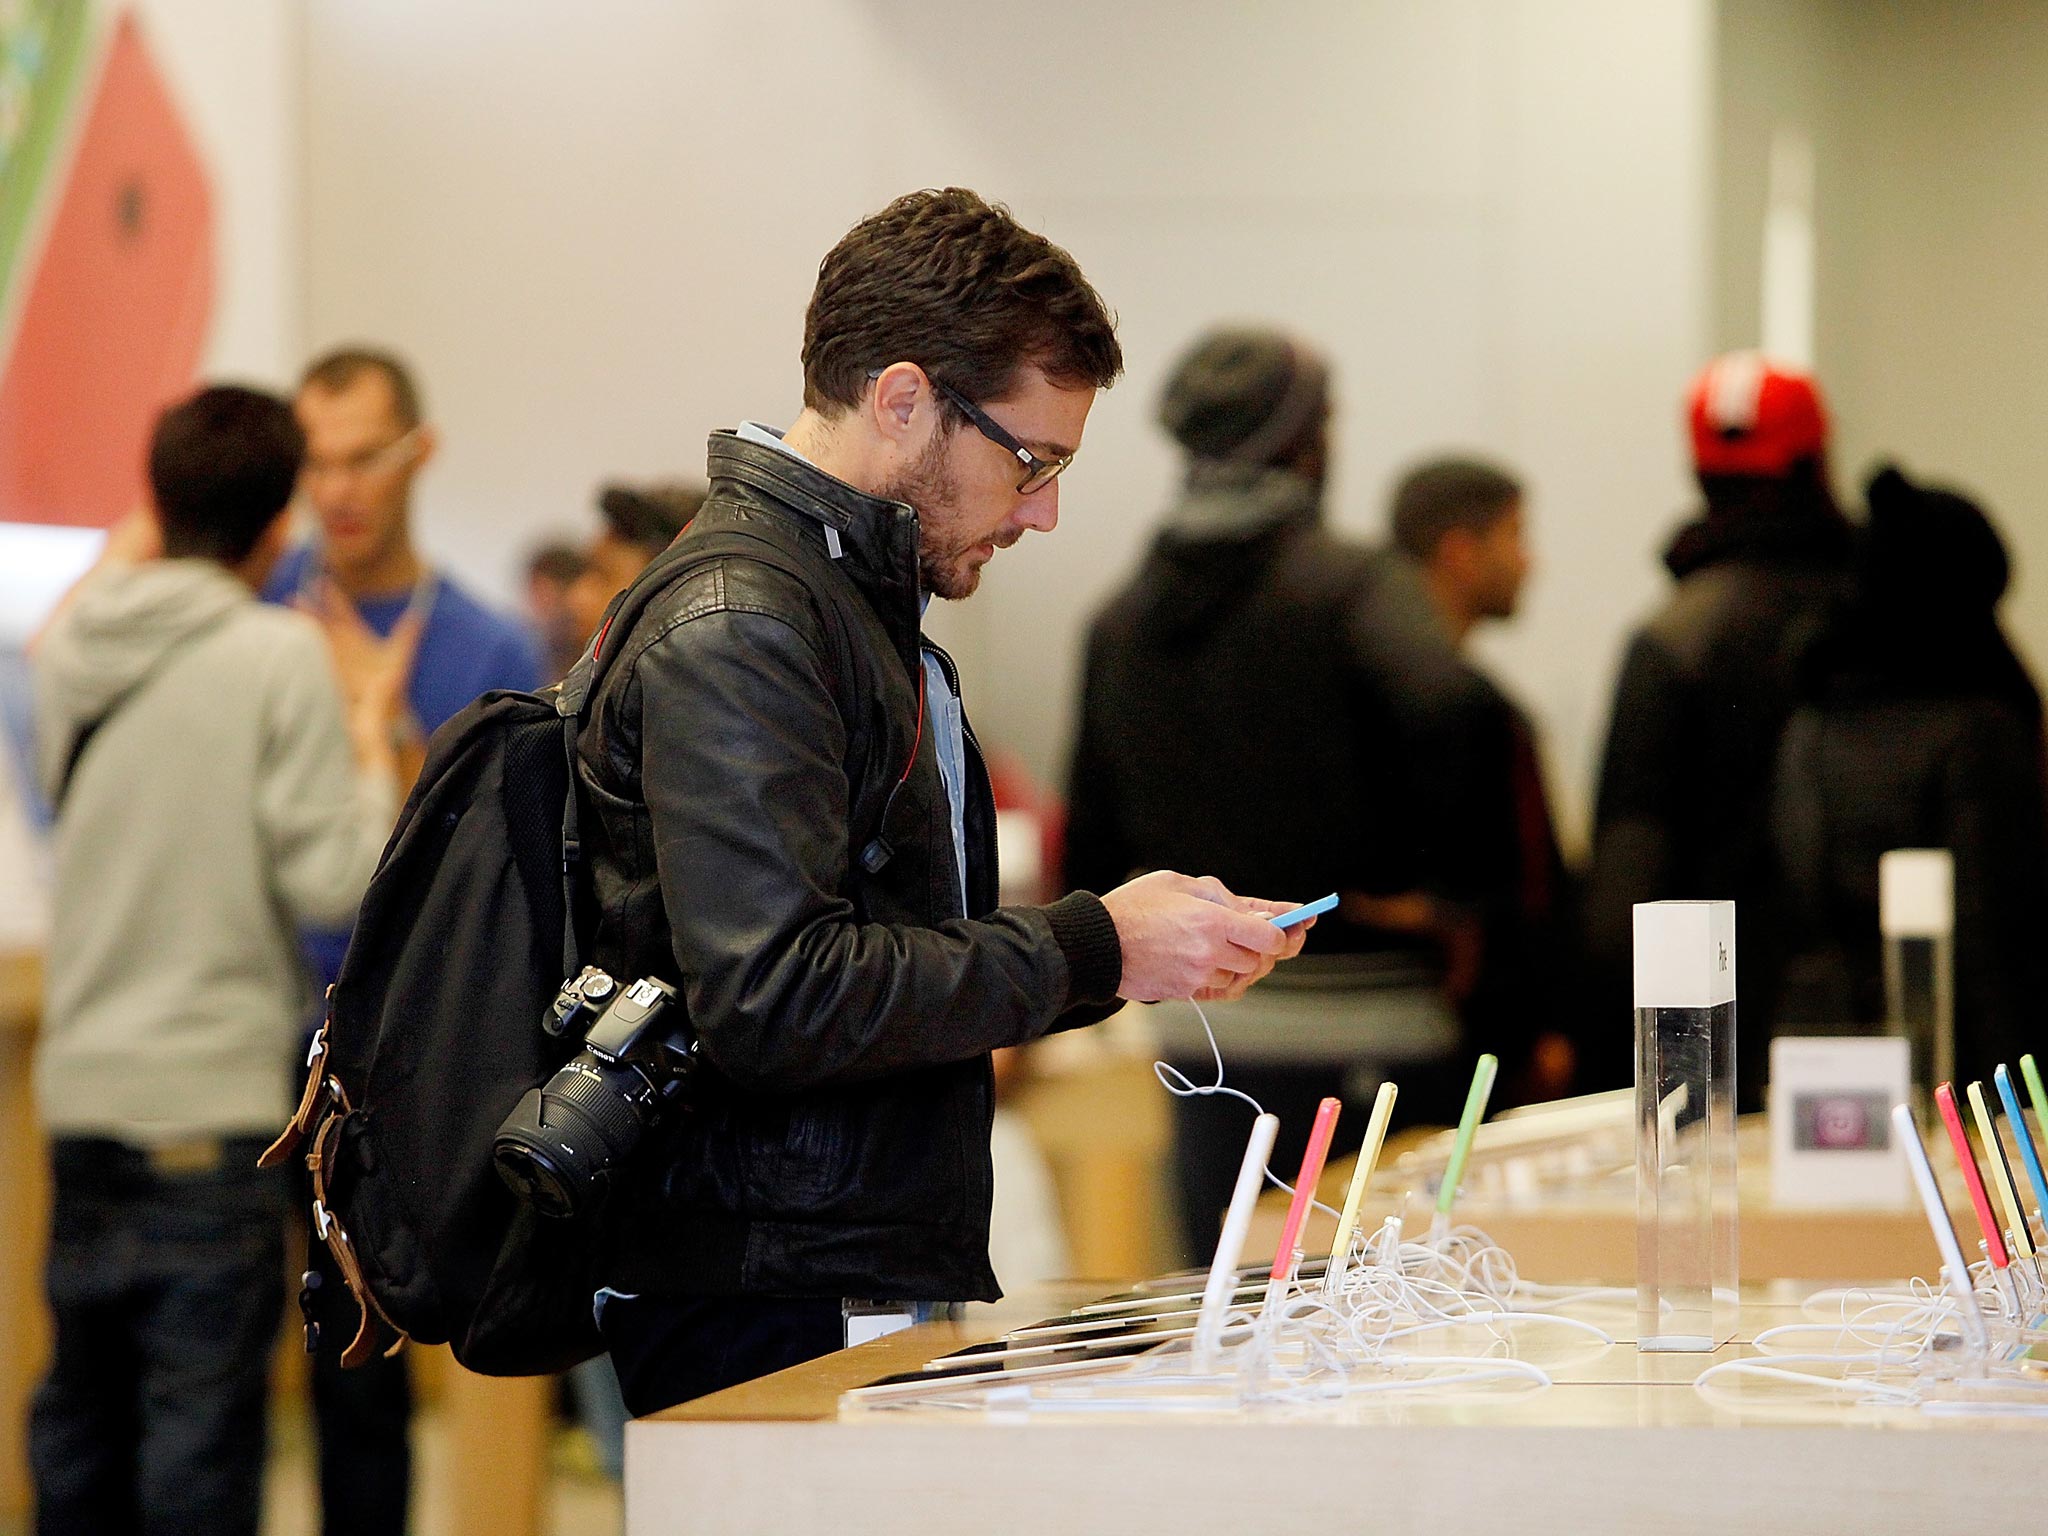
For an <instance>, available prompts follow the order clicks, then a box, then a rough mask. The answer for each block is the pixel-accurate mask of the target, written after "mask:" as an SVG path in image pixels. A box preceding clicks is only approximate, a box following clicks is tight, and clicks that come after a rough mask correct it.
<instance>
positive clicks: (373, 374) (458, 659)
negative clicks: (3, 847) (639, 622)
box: [264, 347, 542, 1536]
mask: <svg viewBox="0 0 2048 1536" xmlns="http://www.w3.org/2000/svg"><path fill="white" fill-rule="evenodd" d="M295 408H296V410H297V413H298V418H299V424H300V426H302V427H303V428H304V429H305V433H306V464H305V471H304V474H303V476H302V478H301V480H300V489H301V491H302V492H303V494H304V496H305V499H306V502H307V503H308V504H309V505H310V506H311V508H312V510H313V513H314V515H315V517H316V519H317V520H318V524H319V526H318V530H317V532H316V534H315V536H314V538H313V539H312V541H311V542H309V543H307V544H304V545H302V546H300V547H298V548H296V549H294V550H292V551H291V552H290V553H289V554H287V555H286V556H285V557H284V558H283V559H282V560H280V561H279V562H278V565H277V568H276V570H275V571H274V572H273V573H272V575H271V578H270V581H269V583H268V584H267V585H266V587H265V588H264V596H265V597H267V598H269V599H271V600H272V601H274V602H293V603H297V604H298V605H300V606H302V607H304V608H306V609H308V610H309V611H311V612H312V613H314V614H315V615H317V616H318V617H319V618H320V619H321V620H322V621H323V622H324V623H325V624H326V626H327V630H328V637H329V639H330V641H331V642H332V646H333V650H334V654H335V659H336V665H337V669H338V670H339V672H340V674H341V678H342V687H343V689H344V691H352V690H353V689H354V688H356V687H359V686H364V685H366V684H367V683H368V681H369V680H370V679H372V678H373V677H375V676H377V675H378V674H380V673H381V674H383V675H386V676H388V675H389V674H390V672H392V671H393V670H396V671H398V672H400V673H408V672H409V675H408V676H407V677H406V687H405V697H406V700H407V703H408V704H409V705H410V711H411V718H410V719H409V720H407V721H406V722H405V723H404V725H403V727H402V729H401V736H402V738H403V739H402V740H401V741H400V743H399V749H400V750H399V756H400V761H401V763H402V764H404V765H405V766H406V767H408V768H409V769H410V770H411V771H412V772H417V770H418V766H419V761H420V752H421V749H422V746H423V744H424V742H425V739H426V737H427V736H428V735H430V734H431V733H432V732H433V731H434V730H435V729H437V728H438V727H439V726H440V725H441V724H442V722H443V721H445V720H447V719H448V717H449V716H451V715H453V714H455V713H456V712H457V711H458V710H460V709H462V708H463V706H464V705H466V704H468V703H469V702H470V701H471V700H472V699H474V698H476V696H477V695H478V694H480V693H484V692H486V691H487V690H489V689H492V688H534V687H537V686H539V684H540V683H541V681H542V678H541V664H540V654H539V650H538V648H537V646H536V644H535V642H534V639H533V637H532V636H531V635H530V634H529V633H528V632H527V631H526V629H525V627H524V626H522V625H521V624H519V623H517V622H516V621H514V620H512V619H509V618H507V617H505V616H503V615H502V614H498V613H495V612H493V611H492V610H491V609H489V608H487V607H485V606H484V605H483V604H482V603H480V602H478V601H477V599H476V598H474V597H472V596H471V595H470V594H469V593H467V592H465V591H464V590H463V589H462V588H461V587H459V586H457V585H456V584H455V583H454V582H453V581H451V580H449V579H448V578H447V577H446V576H444V575H441V574H439V573H438V572H436V571H433V570H431V569H429V568H428V566H427V564H426V562H425V561H423V560H422V559H421V558H420V556H419V554H418V552H417V551H416V550H415V549H414V547H413V542H412V484H413V480H414V478H415V477H416V476H417V475H418V474H419V472H420V470H421V469H423V468H424V467H425V466H426V464H427V462H428V460H429V459H431V458H432V457H433V454H434V448H435V443H436V438H435V433H434V429H433V427H432V426H431V425H430V424H429V423H428V422H427V421H426V419H425V416H424V414H423V413H422V411H421V407H420V395H419V390H418V387H417V386H416V385H415V384H414V382H413V379H412V375H411V373H410V372H409V371H408V370H407V368H406V366H405V364H404V363H402V362H400V361H399V360H398V359H397V358H396V357H393V356H392V355H390V354H389V353H386V352H380V351H375V350H372V349H369V348H365V347H346V348H342V349H339V350H337V351H333V352H329V353H327V354H326V355H324V356H322V357H320V358H318V359H317V360H315V361H314V362H313V364H312V365H311V366H310V367H308V368H307V369H306V373H305V377H304V378H303V380H302V381H301V382H300V385H299V393H298V398H297V400H296V402H295ZM305 940H306V950H307V954H308V957H309V959H310V960H311V961H312V963H313V966H314V968H315V969H316V970H317V971H318V972H319V975H318V976H317V978H316V979H317V980H318V982H319V983H320V986H321V989H322V991H323V992H324V991H325V988H326V986H327V984H328V983H330V982H332V981H333V980H334V977H335V974H336V973H337V972H338V971H339V970H340V968H341V957H342V954H343V952H344V951H345V950H346V949H347V948H348V933H347V932H346V931H341V932H331V933H310V934H307V935H306V936H305ZM315 1248H316V1250H317V1248H318V1245H317V1244H315ZM314 1257H315V1261H316V1264H317V1263H318V1262H319V1260H320V1259H321V1257H322V1255H320V1254H319V1253H318V1252H317V1251H316V1253H315V1255H314ZM334 1285H336V1281H335V1279H334V1277H333V1276H331V1275H329V1276H328V1277H326V1285H325V1286H323V1290H324V1289H326V1288H327V1287H330V1286H334ZM327 1325H328V1326H330V1327H334V1326H340V1319H339V1318H338V1317H337V1316H336V1315H335V1314H333V1313H330V1314H329V1316H328V1318H327ZM352 1329H353V1317H352V1316H351V1318H350V1319H349V1322H348V1325H347V1327H344V1328H343V1329H342V1331H341V1333H340V1334H339V1337H341V1338H344V1339H346V1338H347V1337H348V1336H349V1333H350V1331H352ZM313 1405H314V1416H315V1419H316V1420H317V1422H318V1428H319V1440H320V1467H321V1478H320V1502H321V1515H322V1528H323V1530H324V1532H325V1536H349V1533H353V1532H357V1531H363V1532H377V1533H380V1536H388V1533H391V1532H402V1531H403V1530H404V1529H405V1528H406V1504H407V1500H408V1498H409V1493H410V1484H411V1476H412V1467H411V1454H410V1449H409V1440H408V1427H409V1421H410V1418H411V1413H412V1392H411V1385H410V1382H409V1379H408V1377H407V1374H406V1368H405V1360H404V1357H403V1356H402V1355H400V1356H396V1357H393V1358H391V1359H379V1360H376V1361H373V1362H371V1363H370V1364H368V1365H365V1366H362V1367H360V1368H358V1369H356V1370H352V1371H347V1372H343V1371H342V1370H341V1369H340V1366H339V1365H338V1363H337V1362H336V1361H335V1360H334V1358H333V1351H331V1350H327V1351H323V1352H322V1353H320V1354H319V1355H316V1356H315V1357H314V1363H313Z"/></svg>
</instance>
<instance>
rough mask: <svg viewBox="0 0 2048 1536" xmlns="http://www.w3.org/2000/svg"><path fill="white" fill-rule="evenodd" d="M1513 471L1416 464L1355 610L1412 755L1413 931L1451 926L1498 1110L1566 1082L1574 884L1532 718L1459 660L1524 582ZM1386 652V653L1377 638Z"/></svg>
mask: <svg viewBox="0 0 2048 1536" xmlns="http://www.w3.org/2000/svg"><path fill="white" fill-rule="evenodd" d="M1525 501H1526V497H1525V496H1524V493H1523V490H1522V486H1521V483H1520V482H1519V481H1517V480H1516V479H1515V477H1514V476H1513V475H1511V474H1509V473H1508V472H1507V471H1506V470H1504V469H1502V468H1501V467H1499V466H1498V465H1495V464H1490V463H1487V462H1485V461H1483V460H1480V459H1474V458H1462V457H1445V458H1436V459H1431V460H1428V461H1426V462H1423V463H1420V464H1417V465H1416V466H1414V467H1413V468H1412V469H1410V470H1409V471H1408V472H1407V473H1406V474H1404V475H1403V476H1402V477H1401V479H1400V481H1399V483H1398V484H1397V485H1396V487H1395V490H1394V495H1393V500H1392V503H1391V506H1390V508H1389V519H1388V520H1389V524H1390V531H1391V533H1392V549H1391V550H1390V551H1389V554H1388V556H1387V559H1388V561H1389V563H1390V565H1391V567H1392V569H1389V570H1387V571H1386V572H1385V573H1384V574H1383V577H1382V580H1381V581H1380V582H1379V583H1378V584H1377V586H1376V589H1375V590H1376V593H1377V598H1376V600H1375V601H1374V602H1372V603H1371V604H1370V605H1369V606H1368V608H1367V610H1366V611H1365V612H1364V613H1363V614H1362V615H1361V622H1362V623H1363V624H1364V626H1365V627H1366V629H1367V630H1368V631H1369V632H1370V633H1371V634H1372V635H1373V636H1374V637H1375V638H1374V640H1373V641H1370V642H1368V644H1369V645H1370V646H1371V648H1372V649H1374V650H1375V651H1379V652H1380V653H1381V654H1383V655H1384V656H1385V657H1386V665H1385V668H1384V672H1383V677H1384V682H1385V686H1386V688H1387V691H1388V694H1389V697H1390V699H1391V700H1392V703H1393V706H1394V712H1395V717H1396V722H1397V725H1398V727H1399V730H1400V732H1401V736H1402V742H1403V755H1404V759H1405V761H1406V763H1407V765H1408V785H1407V790H1406V796H1405V799H1406V804H1407V805H1408V807H1409V808H1410V809H1411V810H1412V812H1413V814H1414V816H1415V818H1416V820H1415V828H1416V830H1415V836H1416V839H1417V843H1418V848H1417V859H1418V862H1419V869H1418V880H1419V882H1420V884H1421V886H1422V888H1423V890H1424V891H1425V892H1426V893H1427V895H1428V897H1429V899H1430V901H1431V902H1432V903H1433V906H1434V909H1435V910H1434V912H1433V913H1432V914H1430V916H1429V918H1428V919H1427V920H1425V922H1424V924H1423V926H1424V927H1425V928H1431V927H1433V928H1434V929H1435V930H1436V931H1438V932H1440V933H1447V934H1450V933H1457V932H1458V931H1459V930H1462V937H1461V938H1454V939H1452V940H1451V941H1450V942H1451V943H1452V944H1453V946H1454V952H1455V953H1456V954H1457V956H1458V961H1459V963H1457V964H1455V965H1454V966H1453V967H1452V968H1451V974H1450V977H1449V984H1450V987H1451V992H1452V1001H1453V1002H1455V1003H1456V1005H1457V1007H1458V1011H1459V1014H1460V1016H1461V1018H1462V1019H1463V1022H1464V1026H1465V1039H1466V1044H1467V1047H1468V1048H1469V1049H1471V1050H1475V1051H1491V1052H1493V1053H1494V1054H1495V1055H1497V1056H1498V1057H1499V1058H1500V1063H1501V1084H1500V1092H1499V1093H1498V1094H1497V1095H1496V1099H1495V1102H1496V1104H1497V1105H1498V1106H1499V1107H1502V1108H1506V1107H1509V1106H1512V1105H1514V1104H1518V1103H1530V1102H1535V1101H1540V1100H1544V1099H1551V1098H1557V1097H1559V1096H1561V1095H1563V1094H1565V1093H1568V1092H1570V1091H1571V1089H1572V1086H1573V1083H1574V1079H1575V1076H1576V1068H1577V1047H1576V1045H1575V1043H1574V1041H1573V1038H1572V1032H1571V1028H1570V1023H1569V1005H1568V996H1569V988H1570V986H1571V983H1572V981H1573V979H1574V975H1573V973H1574V966H1573V964H1572V955H1573V952H1574V950H1575V949H1576V944H1577V935H1576V932H1575V924H1574V922H1573V918H1572V893H1571V890H1570V883H1569V880H1568V877H1567V875H1566V872H1565V867H1564V859H1563V856H1562V855H1561V854H1560V853H1559V851H1558V845H1557V833H1556V828H1555V824H1554V823H1553V821H1552V818H1551V814H1550V801H1549V795H1548V793H1547V791H1546V789H1545V787H1544V781H1543V770H1542V766H1541V763H1540V760H1539V758H1538V755H1537V747H1536V733H1535V730H1534V728H1533V727H1532V726H1531V725H1530V723H1529V719H1528V716H1526V715H1525V714H1524V713H1523V712H1522V710H1521V708H1520V707H1519V706H1518V705H1516V704H1515V702H1514V701H1513V700H1512V699H1510V698H1509V697H1508V696H1507V695H1506V694H1505V693H1503V692H1502V691H1501V689H1500V686H1499V685H1498V684H1497V683H1495V682H1494V680H1493V679H1492V677H1490V676H1489V675H1488V674H1487V673H1486V672H1485V670H1484V669H1482V668H1481V667H1479V666H1478V665H1476V664H1475V663H1474V662H1473V661H1472V660H1471V657H1470V654H1469V646H1468V641H1469V640H1470V637H1471V635H1472V632H1473V630H1474V629H1476V628H1477V627H1478V626H1479V625H1480V624H1482V623H1501V622H1505V621H1506V620H1508V619H1511V618H1513V617H1514V615H1515V610H1516V608H1517V606H1518V604H1519V602H1520V599H1521V593H1522V589H1523V586H1524V585H1525V584H1526V582H1527V581H1528V577H1529V568H1530V558H1529V552H1528V546H1527V543H1526V542H1525V535H1526V521H1525ZM1383 642H1384V643H1385V648H1384V650H1382V643H1383Z"/></svg>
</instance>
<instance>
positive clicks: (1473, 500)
mask: <svg viewBox="0 0 2048 1536" xmlns="http://www.w3.org/2000/svg"><path fill="white" fill-rule="evenodd" d="M1521 499H1522V487H1521V483H1520V482H1519V481H1517V480H1516V479H1515V477H1514V476H1513V475H1511V474H1509V473H1508V472H1507V471H1506V470H1504V469H1502V468H1500V466H1498V465H1496V464H1489V463H1487V462H1486V461H1485V460H1484V459H1432V460H1430V461H1429V462H1428V463H1426V464H1418V465H1417V466H1416V467H1415V468H1413V469H1411V470H1409V471H1408V473H1407V474H1405V475H1403V476H1402V477H1401V483H1400V485H1399V486H1397V487H1396V488H1395V490H1394V506H1393V515H1392V519H1391V520H1392V522H1393V531H1394V542H1395V543H1396V544H1398V545H1400V546H1401V548H1403V549H1405V550H1407V551H1408V553H1409V554H1411V555H1413V556H1414V557H1415V558H1416V559H1418V560H1433V559H1435V558H1436V547H1437V545H1439V544H1441V543H1442V542H1443V538H1444V535H1445V534H1447V533H1449V532H1450V531H1451V530H1452V529H1453V528H1466V529H1470V530H1471V531H1472V532H1474V533H1483V532H1485V531H1486V530H1487V529H1488V528H1491V527H1492V526H1493V525H1494V524H1495V523H1497V522H1499V521H1500V519H1501V518H1503V517H1505V516H1506V515H1507V514H1508V512H1509V510H1510V509H1511V508H1513V506H1514V505H1515V503H1516V502H1518V501H1520V500H1521Z"/></svg>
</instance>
